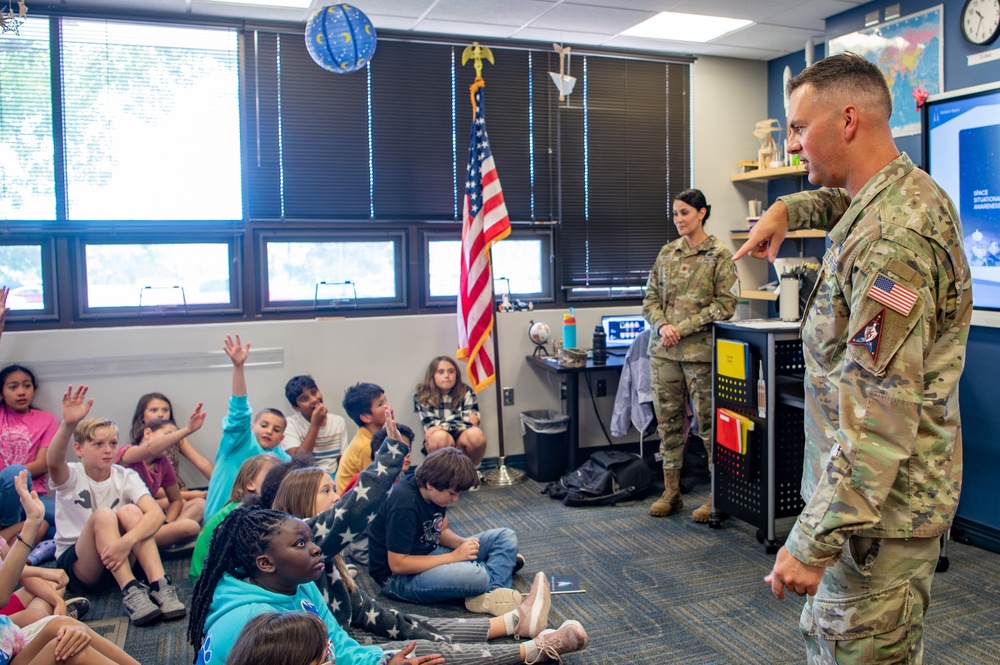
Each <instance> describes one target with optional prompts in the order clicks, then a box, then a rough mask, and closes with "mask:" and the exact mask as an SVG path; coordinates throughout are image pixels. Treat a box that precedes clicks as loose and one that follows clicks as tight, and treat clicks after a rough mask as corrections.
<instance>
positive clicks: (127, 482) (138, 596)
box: [45, 386, 187, 626]
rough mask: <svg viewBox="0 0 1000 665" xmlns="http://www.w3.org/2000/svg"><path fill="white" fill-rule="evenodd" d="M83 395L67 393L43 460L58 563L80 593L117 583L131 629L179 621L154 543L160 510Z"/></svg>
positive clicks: (83, 391) (112, 428)
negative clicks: (141, 576)
mask: <svg viewBox="0 0 1000 665" xmlns="http://www.w3.org/2000/svg"><path fill="white" fill-rule="evenodd" d="M86 397H87V386H80V387H79V388H77V389H76V390H75V391H74V390H73V387H72V386H70V387H69V388H67V389H66V392H65V393H64V394H63V398H62V408H63V421H62V423H60V425H59V429H58V430H57V431H56V435H55V436H54V437H53V439H52V443H51V445H50V446H49V450H48V452H47V453H46V456H45V461H46V464H47V466H48V470H49V480H50V482H51V483H52V485H53V487H54V488H55V493H56V556H57V566H58V567H59V568H62V569H63V570H65V571H66V574H67V575H68V576H69V583H68V584H67V587H68V588H69V589H72V590H74V591H77V592H97V591H102V590H104V589H106V588H110V587H111V586H112V585H114V584H117V585H118V588H119V589H121V591H122V600H123V602H124V603H125V609H126V610H127V611H128V614H129V619H130V620H131V622H132V624H133V625H136V626H144V625H146V624H148V623H150V622H152V621H155V620H156V619H160V618H163V619H180V618H181V617H183V616H185V615H186V614H187V608H185V607H184V605H183V603H181V602H180V600H179V599H178V597H177V590H176V589H175V588H174V587H173V586H171V584H170V582H169V581H168V580H167V578H166V574H165V573H164V571H163V563H162V561H161V560H160V552H159V550H158V549H157V547H156V541H155V540H154V539H153V536H154V535H155V534H156V531H157V529H159V528H160V526H161V525H162V524H163V520H164V517H163V511H162V510H161V509H160V507H159V506H158V505H156V501H155V500H154V499H153V497H152V496H150V494H149V490H148V489H147V488H146V485H145V484H144V483H143V482H142V480H141V479H140V478H139V474H137V473H136V472H135V471H133V470H131V469H126V468H124V467H121V466H118V465H117V464H114V459H115V455H116V453H117V449H118V427H117V426H116V425H115V424H114V423H113V422H112V421H110V420H106V419H104V418H86V416H87V414H88V413H89V412H90V407H91V406H93V404H94V400H93V399H90V400H86ZM85 400H86V401H85ZM85 418H86V419H85ZM74 430H75V440H74V442H73V452H74V453H76V455H77V457H79V458H80V462H73V463H69V462H67V461H66V448H67V446H68V445H69V440H70V437H71V436H72V435H73V434H74ZM132 557H134V558H135V561H137V562H138V564H139V566H141V567H142V570H143V571H144V572H145V574H146V579H148V580H150V586H149V588H148V589H147V587H145V586H143V585H142V584H140V583H139V581H138V580H136V579H135V575H134V574H133V573H132V565H131V563H132Z"/></svg>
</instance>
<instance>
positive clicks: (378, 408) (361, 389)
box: [337, 383, 410, 494]
mask: <svg viewBox="0 0 1000 665" xmlns="http://www.w3.org/2000/svg"><path fill="white" fill-rule="evenodd" d="M388 406H389V403H388V402H387V401H386V399H385V391H384V390H382V388H380V387H379V386H377V385H375V384H374V383H356V384H354V385H353V386H351V387H350V388H348V389H347V391H346V392H345V393H344V401H343V407H344V411H345V412H347V415H348V416H350V418H351V420H353V421H354V424H355V425H357V426H358V433H357V434H355V435H354V438H353V439H351V443H350V444H348V446H347V448H346V449H345V450H344V451H343V453H342V454H341V456H340V463H339V464H338V465H337V494H343V493H344V492H346V491H347V486H348V484H350V482H351V479H352V478H354V476H356V475H358V474H359V473H361V472H362V471H363V470H364V469H365V467H367V466H368V465H369V464H371V461H372V454H373V453H374V451H373V450H372V437H373V436H374V435H375V434H376V433H377V432H378V431H379V430H380V429H382V427H383V426H384V425H385V412H386V408H387V407H388ZM409 443H410V441H407V444H409Z"/></svg>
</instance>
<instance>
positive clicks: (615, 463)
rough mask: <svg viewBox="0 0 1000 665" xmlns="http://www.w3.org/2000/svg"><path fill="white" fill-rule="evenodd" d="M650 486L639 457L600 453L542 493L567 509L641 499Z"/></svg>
mask: <svg viewBox="0 0 1000 665" xmlns="http://www.w3.org/2000/svg"><path fill="white" fill-rule="evenodd" d="M652 483H653V474H652V473H650V471H649V466H648V465H647V464H646V461H645V460H644V459H642V458H641V457H639V456H638V455H636V454H634V453H624V452H621V451H618V450H602V451H600V452H596V453H594V454H593V455H591V456H590V459H588V460H587V461H586V462H584V463H583V464H581V465H580V468H578V469H577V470H576V471H573V472H571V473H568V474H566V475H565V476H563V477H562V478H560V479H559V480H557V481H555V482H551V483H549V484H548V485H547V486H546V487H545V489H544V490H543V493H544V494H548V495H549V496H550V497H552V498H553V499H562V502H563V503H565V504H566V505H567V506H610V505H611V504H614V503H618V502H619V501H632V500H635V499H641V498H642V497H643V496H645V494H646V492H647V491H648V490H649V487H650V485H652Z"/></svg>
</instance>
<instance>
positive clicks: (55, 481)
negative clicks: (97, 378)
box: [45, 386, 94, 486]
mask: <svg viewBox="0 0 1000 665" xmlns="http://www.w3.org/2000/svg"><path fill="white" fill-rule="evenodd" d="M92 406H94V400H93V399H87V386H80V387H78V388H77V389H76V390H73V386H68V387H67V388H66V392H64V393H63V396H62V410H63V419H62V422H61V423H59V429H57V430H56V435H55V436H54V437H52V443H51V444H49V450H48V452H46V453H45V463H46V465H47V466H48V467H49V480H50V481H51V482H52V485H53V486H59V485H62V484H63V483H64V482H66V481H67V480H68V479H69V465H67V464H66V449H67V448H68V447H69V440H70V439H71V438H73V432H74V430H76V426H77V424H78V423H79V422H80V421H81V420H83V419H84V418H86V417H87V414H88V413H90V407H92Z"/></svg>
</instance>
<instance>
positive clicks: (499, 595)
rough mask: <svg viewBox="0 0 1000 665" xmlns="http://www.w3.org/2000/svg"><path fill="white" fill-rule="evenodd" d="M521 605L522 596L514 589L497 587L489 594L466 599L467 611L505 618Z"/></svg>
mask: <svg viewBox="0 0 1000 665" xmlns="http://www.w3.org/2000/svg"><path fill="white" fill-rule="evenodd" d="M520 604H521V594H520V593H519V592H517V591H514V590H513V589H507V588H504V587H497V588H496V589H493V591H490V592H489V593H484V594H480V595H478V596H472V597H471V598H466V599H465V609H467V610H469V611H470V612H475V613H476V614H492V615H493V616H495V617H499V616H503V615H504V614H507V612H510V611H512V610H514V609H516V608H517V606H518V605H520Z"/></svg>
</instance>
